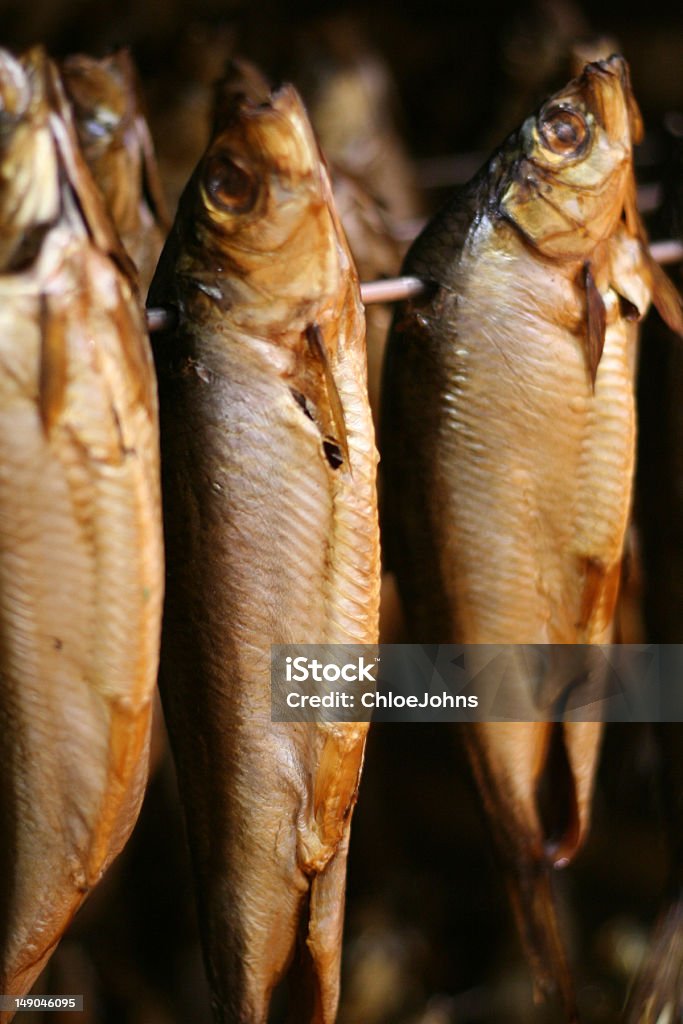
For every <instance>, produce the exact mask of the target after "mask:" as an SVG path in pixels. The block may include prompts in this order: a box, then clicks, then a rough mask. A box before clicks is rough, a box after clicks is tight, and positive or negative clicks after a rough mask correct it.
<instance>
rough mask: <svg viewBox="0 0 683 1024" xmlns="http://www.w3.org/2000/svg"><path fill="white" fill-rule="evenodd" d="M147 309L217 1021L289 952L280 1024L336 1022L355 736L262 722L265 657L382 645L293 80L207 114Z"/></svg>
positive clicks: (355, 728)
mask: <svg viewBox="0 0 683 1024" xmlns="http://www.w3.org/2000/svg"><path fill="white" fill-rule="evenodd" d="M223 99H225V97H223ZM221 121H222V123H221ZM235 168H237V170H236V169H235ZM221 204H223V208H222V209H221ZM149 301H150V304H157V305H159V304H160V305H172V306H175V307H176V309H177V310H178V327H177V329H175V330H174V332H173V333H167V334H165V335H163V336H161V335H160V336H158V337H157V338H156V339H155V356H156V365H157V372H158V377H159V388H160V410H161V423H162V432H161V436H162V478H163V489H164V501H165V508H166V522H165V535H166V547H167V558H168V561H167V565H168V575H167V599H166V606H165V614H164V634H163V641H162V669H161V677H160V681H161V688H162V698H163V701H164V708H165V712H166V716H167V722H168V726H169V732H170V736H171V742H172V746H173V750H174V754H175V758H176V763H177V768H178V776H179V781H180V787H181V795H182V799H183V804H184V808H185V815H186V821H187V827H188V835H189V839H190V846H191V850H192V856H193V866H194V872H195V880H196V887H197V899H198V904H199V920H200V926H201V930H202V938H203V944H204V952H205V961H206V965H207V972H208V975H209V979H210V982H211V986H212V990H213V993H214V998H213V1005H214V1012H215V1016H216V1020H217V1021H220V1022H223V1024H226V1022H230V1024H237V1022H239V1024H247V1022H248V1024H257V1022H264V1021H265V1020H266V1018H267V1013H268V1005H269V1001H270V996H271V993H272V989H273V987H274V986H275V985H276V984H277V982H278V981H279V980H280V978H281V977H282V976H283V975H284V973H285V972H286V970H287V968H288V966H289V964H290V961H291V960H292V957H293V956H295V958H296V959H295V963H294V966H293V969H292V971H291V972H290V973H291V974H292V975H293V979H292V980H293V982H294V985H295V989H296V990H297V991H296V993H295V995H294V997H293V1005H294V1007H295V1008H294V1009H293V1010H292V1014H293V1019H296V1020H297V1021H313V1022H321V1024H328V1022H332V1021H333V1020H334V1019H335V1016H336V1006H337V1001H338V988H339V959H340V951H341V928H342V915H343V898H344V879H345V863H346V854H347V848H348V840H349V826H350V819H351V813H352V809H353V806H354V803H355V800H356V795H357V789H358V783H359V779H360V772H361V767H362V759H363V750H364V744H365V736H366V732H367V725H366V724H333V723H329V724H320V725H317V724H303V723H299V724H297V723H286V724H283V723H273V722H271V720H270V717H271V711H270V645H271V644H272V643H301V642H306V643H310V642H316V643H370V644H372V643H375V642H376V640H377V620H378V602H379V542H378V523H377V510H376V491H375V476H376V463H377V454H376V450H375V446H374V438H373V430H372V420H371V415H370V410H369V405H368V400H367V391H366V384H365V348H364V325H363V316H362V307H361V305H360V299H359V288H358V281H357V277H356V274H355V270H354V268H353V264H352V261H351V258H350V255H349V252H348V249H347V246H346V243H345V241H344V238H343V234H342V231H341V228H340V225H339V222H338V220H337V217H336V214H335V212H334V208H333V204H332V200H331V189H330V185H329V181H328V178H327V174H326V172H325V170H324V167H323V164H322V162H321V159H320V155H319V150H318V147H317V143H316V142H315V139H314V137H313V134H312V131H311V129H310V126H309V124H308V120H307V118H306V114H305V111H304V109H303V105H302V104H301V101H300V99H299V98H298V96H297V94H296V92H295V91H294V90H293V89H292V87H291V86H284V87H283V88H282V89H280V90H278V91H277V92H275V93H274V94H273V95H272V97H271V98H270V100H269V101H268V102H267V103H251V102H250V101H249V100H248V99H246V98H244V97H239V96H235V97H234V102H233V103H228V104H227V107H226V106H225V105H222V106H221V108H220V113H219V124H218V125H217V126H216V130H215V134H214V137H213V140H212V142H211V144H210V146H209V149H208V150H207V153H206V155H205V156H204V158H203V159H202V161H201V162H200V164H199V166H198V168H197V171H196V172H195V175H194V176H193V178H192V179H191V181H190V183H189V185H188V187H187V189H186V192H185V194H184V196H183V197H182V199H181V203H180V206H179V212H178V217H177V219H176V223H175V225H174V228H173V230H172V232H171V236H170V238H169V241H168V242H167V245H166V248H165V250H164V253H163V254H162V258H161V260H160V264H159V268H158V270H157V274H156V277H155V280H154V282H153V285H152V288H151V290H150V297H149ZM340 410H341V420H342V421H341V422H340ZM325 444H328V445H330V444H332V445H333V446H334V450H335V452H336V454H335V457H334V458H331V456H330V455H329V449H328V455H326V450H325V447H324V445H325ZM340 463H341V464H340ZM207 780H209V781H210V784H208V781H207Z"/></svg>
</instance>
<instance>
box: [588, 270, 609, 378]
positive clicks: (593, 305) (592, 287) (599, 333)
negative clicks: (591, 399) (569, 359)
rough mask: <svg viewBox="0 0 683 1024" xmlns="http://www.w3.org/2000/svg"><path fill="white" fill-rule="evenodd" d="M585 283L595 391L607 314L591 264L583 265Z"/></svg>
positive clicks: (592, 376) (590, 371)
mask: <svg viewBox="0 0 683 1024" xmlns="http://www.w3.org/2000/svg"><path fill="white" fill-rule="evenodd" d="M583 283H584V287H585V290H586V357H587V359H588V371H589V373H590V376H591V385H592V387H593V391H595V379H596V377H597V375H598V366H599V365H600V360H601V358H602V352H603V349H604V347H605V330H606V326H607V314H606V311H605V303H604V302H603V299H602V295H601V294H600V291H599V290H598V286H597V285H596V283H595V279H594V277H593V271H592V270H591V265H590V263H588V262H586V263H584V265H583Z"/></svg>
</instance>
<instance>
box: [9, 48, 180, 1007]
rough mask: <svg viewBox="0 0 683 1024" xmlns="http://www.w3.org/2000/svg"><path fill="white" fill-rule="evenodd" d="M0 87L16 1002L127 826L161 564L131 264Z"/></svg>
mask: <svg viewBox="0 0 683 1024" xmlns="http://www.w3.org/2000/svg"><path fill="white" fill-rule="evenodd" d="M0 90H1V91H2V99H3V103H2V114H1V115H0V117H1V118H2V123H3V132H2V138H1V139H0V165H1V166H2V169H3V171H4V172H5V173H4V174H3V175H2V183H1V184H0V220H2V223H3V229H4V230H3V243H4V245H3V251H2V257H3V258H2V268H1V270H0V295H1V301H0V364H1V365H2V374H0V667H1V671H2V687H1V688H0V760H1V761H2V766H3V771H2V780H3V781H2V785H1V786H0V819H1V821H2V836H3V841H2V851H1V852H0V991H2V992H4V993H8V994H17V995H21V994H23V993H25V992H26V991H28V989H29V988H30V987H31V985H32V984H33V982H34V980H35V979H36V977H37V976H38V974H39V973H40V970H41V969H42V967H43V966H44V965H45V963H46V961H47V959H48V958H49V956H50V954H51V953H52V952H53V950H54V948H55V946H56V944H57V942H58V941H59V938H60V937H61V935H62V933H63V932H64V930H65V928H66V927H67V925H68V924H69V922H70V920H71V918H72V917H73V915H74V914H75V912H76V910H77V909H78V907H79V906H80V904H81V903H82V901H83V900H84V898H85V896H86V895H87V893H88V891H89V890H90V889H91V888H92V887H93V886H94V885H95V884H96V883H97V881H98V880H99V879H100V877H101V876H102V874H103V872H104V871H105V870H106V868H107V866H108V865H109V864H110V863H111V861H112V860H113V859H114V857H115V856H116V854H117V853H118V852H119V851H120V850H121V848H122V847H123V845H124V844H125V842H126V840H127V838H128V835H129V834H130V832H131V830H132V828H133V825H134V823H135V820H136V818H137V814H138V811H139V807H140V803H141V801H142V796H143V792H144V787H145V781H146V777H147V754H148V744H149V727H150V713H151V707H152V697H153V693H154V687H155V682H156V673H157V667H158V652H159V633H160V620H161V603H162V591H163V560H162V528H161V509H160V481H159V450H158V420H157V407H156V391H155V386H154V371H153V365H152V358H151V352H150V350H149V343H148V340H147V336H146V332H145V327H144V320H143V313H142V308H141V306H140V304H139V301H138V299H137V292H136V291H135V288H134V285H133V283H132V279H131V278H130V276H129V273H128V271H129V270H130V267H129V265H128V262H127V260H126V257H125V255H124V253H123V251H122V250H121V249H120V246H119V243H118V241H117V239H116V237H115V234H114V232H113V229H112V227H111V225H110V223H109V221H108V220H107V218H106V215H105V213H104V211H103V209H102V207H101V202H100V199H99V197H98V195H97V192H96V188H95V186H94V183H93V182H92V179H91V178H90V175H89V172H88V170H87V168H86V167H85V165H84V164H83V163H82V160H81V158H80V156H79V153H78V146H77V142H76V139H75V135H74V131H73V127H72V126H71V124H70V121H69V113H68V107H67V104H66V101H65V99H64V95H63V92H62V89H61V84H60V82H59V79H58V76H57V72H56V70H55V68H54V67H53V65H52V64H51V63H50V62H49V61H48V59H47V58H46V56H45V54H44V52H43V51H42V50H40V49H36V50H32V51H30V52H29V53H28V54H27V55H26V56H25V57H24V58H22V59H21V60H17V59H15V58H14V57H12V56H11V55H10V54H8V53H6V52H4V51H0ZM8 169H11V170H12V173H7V171H8ZM123 268H125V269H123ZM11 1016H12V1014H9V1013H7V1014H4V1013H0V1020H2V1021H7V1020H9V1019H10V1018H11Z"/></svg>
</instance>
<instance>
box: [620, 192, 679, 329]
mask: <svg viewBox="0 0 683 1024" xmlns="http://www.w3.org/2000/svg"><path fill="white" fill-rule="evenodd" d="M631 177H632V182H631V184H630V186H629V188H628V190H627V193H626V199H625V201H624V218H625V221H626V227H627V228H628V231H629V233H630V234H631V235H633V236H635V237H637V238H638V239H639V240H640V244H641V247H642V250H643V254H644V256H645V260H646V263H647V265H648V268H649V270H650V274H651V277H652V301H653V303H654V306H655V309H656V310H657V312H658V313H659V315H660V316H661V318H662V320H663V321H664V323H665V324H666V325H667V327H669V328H670V329H671V330H672V331H673V332H674V334H678V335H679V336H680V337H682V338H683V297H682V296H681V294H680V292H679V291H678V289H677V288H676V285H675V284H674V283H673V281H672V280H671V278H670V277H669V275H668V274H667V273H666V271H665V270H663V269H662V268H661V267H660V265H659V263H657V260H656V259H655V258H654V257H653V256H652V253H651V252H650V246H649V243H648V237H647V231H646V230H645V225H644V223H643V218H642V217H641V216H640V212H639V210H638V206H637V199H636V183H635V178H633V175H632V176H631Z"/></svg>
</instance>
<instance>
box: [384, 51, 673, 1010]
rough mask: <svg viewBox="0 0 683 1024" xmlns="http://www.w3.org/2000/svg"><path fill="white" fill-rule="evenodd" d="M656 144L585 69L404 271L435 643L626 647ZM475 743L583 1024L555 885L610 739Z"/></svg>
mask: <svg viewBox="0 0 683 1024" xmlns="http://www.w3.org/2000/svg"><path fill="white" fill-rule="evenodd" d="M640 135H641V122H640V117H639V113H638V110H637V107H636V104H635V101H634V99H633V96H632V93H631V88H630V84H629V77H628V69H627V66H626V63H625V62H624V60H623V59H622V58H621V57H618V56H613V57H611V58H610V59H609V60H607V61H602V62H598V63H593V64H589V65H587V67H586V68H585V70H584V72H583V74H582V75H581V76H580V77H579V78H577V79H575V80H574V81H572V82H571V83H570V84H569V85H568V86H567V87H566V88H565V89H563V90H562V91H560V92H558V93H557V94H556V95H554V96H553V97H552V98H551V99H549V100H548V101H547V102H546V103H545V104H544V105H543V106H542V107H541V109H540V111H539V112H538V113H537V114H536V115H534V116H532V117H530V118H529V119H528V120H526V121H525V122H524V124H523V125H522V127H521V128H520V129H519V131H517V132H516V133H515V134H513V135H512V136H511V137H510V138H509V139H508V140H507V142H506V143H505V144H504V145H503V146H502V148H501V149H500V150H499V151H498V152H497V153H496V154H495V155H494V156H493V157H492V159H491V160H490V161H489V163H488V164H487V165H486V166H485V167H484V169H483V170H482V171H481V172H480V173H479V174H478V175H477V176H476V177H475V178H474V179H473V181H472V182H471V183H470V184H469V185H468V186H466V187H465V188H464V189H463V190H462V191H461V192H460V193H459V194H458V195H457V196H456V197H455V198H454V199H453V200H451V201H450V203H449V204H448V205H447V206H446V207H445V208H444V209H443V210H442V211H441V213H440V214H438V215H437V216H436V217H435V218H434V219H433V220H432V221H431V223H430V224H429V225H428V226H427V228H426V229H425V230H424V232H423V233H422V235H421V236H420V237H419V238H418V239H417V241H416V242H415V243H414V245H413V247H412V249H411V250H410V252H409V254H408V256H407V258H406V262H405V266H404V273H407V274H415V275H417V276H419V277H422V278H423V279H424V280H425V281H426V282H427V283H428V284H429V291H428V294H427V296H426V297H423V298H417V299H414V300H412V301H410V302H407V303H405V304H404V305H403V306H402V307H400V308H399V310H398V312H397V315H396V318H395V322H394V326H393V331H392V335H391V338H390V342H389V346H388V353H387V360H386V366H385V376H384V390H383V394H382V408H383V418H382V433H381V440H382V444H381V450H382V460H383V466H384V487H385V498H386V501H385V504H384V515H383V523H384V531H385V532H384V537H385V543H386V552H387V564H388V568H390V569H393V570H394V571H395V572H396V574H397V577H398V582H399V587H400V591H401V595H402V599H403V602H404V605H405V611H406V618H407V621H408V622H409V624H410V628H411V631H412V637H413V638H414V639H415V640H417V641H420V642H422V643H426V642H430V643H431V642H437V643H439V642H458V643H473V644H474V643H512V644H518V643H561V644H566V643H583V644H593V643H600V642H605V641H609V639H610V634H611V627H612V618H613V609H614V602H615V597H616V594H617V589H618V584H619V574H620V567H621V558H622V548H623V543H624V534H625V530H626V526H627V524H628V520H629V513H630V504H631V489H632V478H633V463H634V438H635V413H634V400H633V375H634V354H635V345H636V331H637V321H638V320H640V319H641V318H642V316H643V315H644V314H645V312H646V310H647V308H648V306H649V303H650V298H651V296H652V297H653V298H654V302H655V304H656V305H657V307H658V309H659V310H660V312H661V313H662V315H663V316H664V318H665V319H667V320H668V321H669V322H670V323H671V324H672V325H673V326H674V327H675V328H676V329H677V330H678V331H679V332H680V331H681V328H682V327H683V316H682V314H681V302H680V299H679V297H678V295H677V294H676V293H675V291H674V289H673V287H672V286H671V284H670V283H669V281H668V279H667V278H666V277H665V275H664V273H663V271H661V270H660V269H659V268H658V267H657V266H656V264H654V262H653V261H652V259H651V257H650V256H649V253H648V249H647V244H646V238H645V233H644V230H643V227H642V224H641V221H640V218H639V216H638V213H637V210H636V207H635V182H634V176H633V161H632V144H633V143H635V142H637V141H638V140H639V139H640ZM527 683H528V680H525V679H524V678H523V677H520V678H519V683H518V685H519V690H520V693H521V692H523V691H524V690H525V688H526V686H527ZM464 735H465V743H466V745H467V748H468V751H469V755H470V759H471V762H472V766H473V769H474V774H475V777H476V779H477V782H478V785H479V787H480V790H481V793H482V796H483V800H484V804H485V807H486V810H487V812H488V815H489V817H490V821H491V826H492V829H493V833H494V836H495V838H496V840H497V845H498V849H499V852H500V854H501V856H502V859H503V863H504V865H505V870H506V875H507V879H508V884H509V888H510V891H511V894H512V900H513V905H514V909H515V913H516V917H517V921H518V925H519V927H520V929H521V933H522V937H523V941H524V945H525V948H526V951H527V955H528V957H529V959H530V961H531V965H532V968H533V973H534V976H535V980H536V986H537V990H538V992H539V993H551V992H558V993H559V996H560V998H561V1000H562V1002H563V1003H564V1007H565V1015H566V1017H567V1018H569V1019H573V1018H574V1015H575V1008H574V995H573V992H572V985H571V981H570V978H569V974H568V970H567V966H566V959H565V954H564V950H563V944H562V941H561V938H560V934H559V930H558V926H557V920H556V914H555V910H554V905H553V902H552V898H551V888H550V868H551V865H553V864H555V865H558V866H559V865H563V864H565V863H566V862H567V861H568V860H569V859H570V858H571V857H572V856H573V855H574V853H575V852H576V850H577V848H578V847H579V845H580V843H581V841H582V840H583V838H584V836H585V833H586V829H587V825H588V817H589V809H590V801H591V790H592V785H593V776H594V771H595V765H596V760H597V756H598V747H599V741H600V725H599V724H596V723H591V722H583V723H575V724H564V725H561V724H558V725H553V724H547V723H543V722H526V723H514V724H506V723H496V724H491V723H488V724H484V723H481V724H477V725H472V726H470V727H468V728H467V729H466V730H464ZM541 794H543V795H541Z"/></svg>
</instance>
